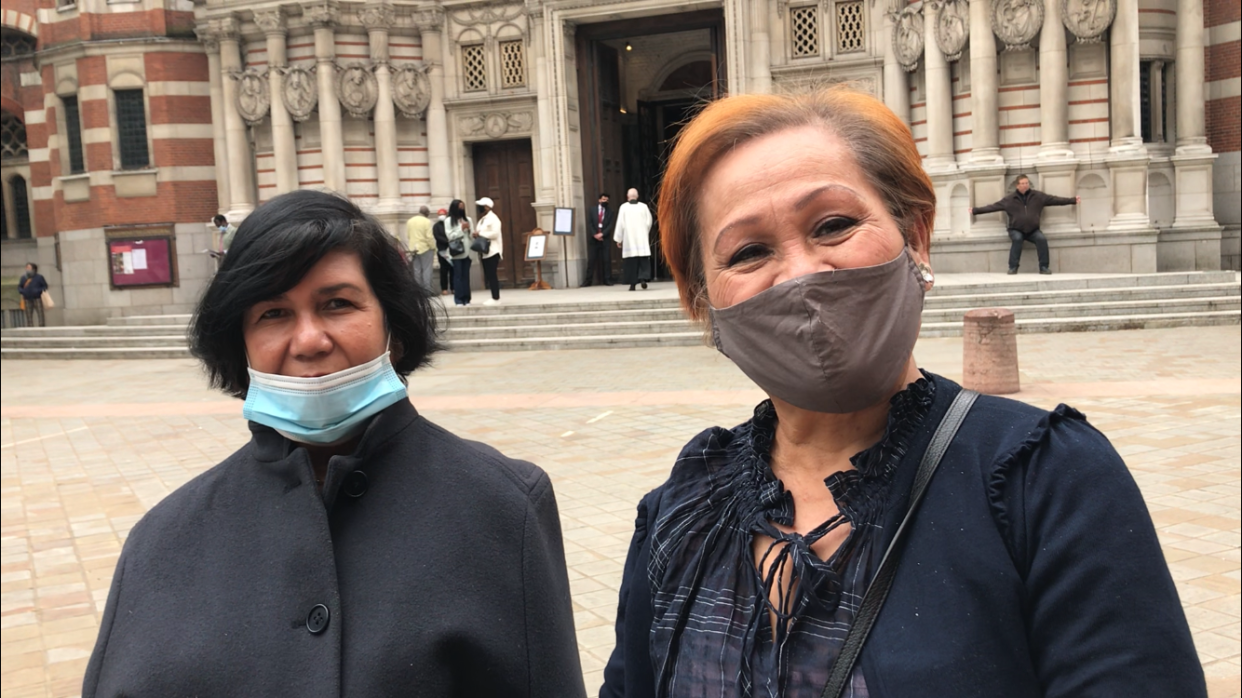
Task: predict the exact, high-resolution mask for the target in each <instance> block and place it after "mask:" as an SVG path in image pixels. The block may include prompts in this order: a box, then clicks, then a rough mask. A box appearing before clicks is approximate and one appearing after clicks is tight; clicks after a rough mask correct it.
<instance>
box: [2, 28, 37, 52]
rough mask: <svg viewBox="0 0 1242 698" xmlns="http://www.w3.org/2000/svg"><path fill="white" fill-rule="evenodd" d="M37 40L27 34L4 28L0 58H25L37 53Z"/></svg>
mask: <svg viewBox="0 0 1242 698" xmlns="http://www.w3.org/2000/svg"><path fill="white" fill-rule="evenodd" d="M35 43H36V42H35V38H34V37H33V36H31V35H29V34H26V33H25V32H19V31H17V30H16V29H9V28H8V27H4V28H3V29H0V58H12V57H14V56H25V55H28V54H31V53H34V51H35Z"/></svg>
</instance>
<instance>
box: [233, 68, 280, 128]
mask: <svg viewBox="0 0 1242 698" xmlns="http://www.w3.org/2000/svg"><path fill="white" fill-rule="evenodd" d="M271 103H272V93H271V92H270V91H269V90H268V87H267V76H266V75H264V74H262V73H260V72H259V71H257V70H255V69H254V68H250V69H249V70H247V71H245V72H244V73H242V74H241V75H238V76H237V113H238V114H241V118H242V119H244V120H245V121H246V123H248V124H250V125H251V126H254V125H255V124H257V123H259V122H260V121H263V117H265V116H267V109H268V107H269V106H271Z"/></svg>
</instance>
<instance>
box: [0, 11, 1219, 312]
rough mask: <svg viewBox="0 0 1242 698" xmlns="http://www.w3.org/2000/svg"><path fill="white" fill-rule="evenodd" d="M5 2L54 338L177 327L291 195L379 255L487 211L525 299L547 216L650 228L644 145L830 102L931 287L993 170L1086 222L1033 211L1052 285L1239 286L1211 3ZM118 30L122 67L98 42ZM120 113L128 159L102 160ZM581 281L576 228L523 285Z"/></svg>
mask: <svg viewBox="0 0 1242 698" xmlns="http://www.w3.org/2000/svg"><path fill="white" fill-rule="evenodd" d="M22 2H26V3H27V4H28V5H32V6H33V7H31V8H29V9H32V10H33V13H32V14H31V13H21V12H10V10H8V9H6V10H5V17H4V27H5V31H6V37H7V36H19V35H20V36H29V37H31V39H32V41H31V42H29V43H30V44H31V47H32V48H33V52H27V53H21V54H20V55H19V54H18V53H14V54H13V56H12V57H10V54H9V53H7V52H6V58H5V61H6V62H5V65H4V68H5V77H6V80H5V87H4V90H5V92H4V95H5V103H4V108H5V118H6V123H7V122H8V121H14V120H15V121H20V122H21V124H20V125H21V126H23V127H24V128H25V133H24V135H23V138H25V139H26V140H28V141H29V143H28V147H27V150H26V160H25V162H18V161H17V159H14V158H8V159H6V161H5V163H6V165H5V167H6V169H5V173H6V174H5V182H6V188H5V197H6V206H5V209H6V216H7V217H10V218H12V217H13V216H12V213H13V211H14V209H15V208H17V207H15V206H11V205H10V204H9V202H10V201H11V200H12V197H13V196H14V192H13V191H12V187H10V186H9V184H8V182H9V181H10V179H11V176H10V174H8V173H9V172H10V171H12V172H19V169H15V168H20V167H25V168H26V169H25V170H20V171H21V172H28V174H26V175H25V181H26V182H27V183H28V185H27V186H26V194H25V195H26V196H27V197H28V199H29V204H30V206H29V208H30V220H29V221H28V223H27V225H26V228H21V230H28V231H29V235H28V236H26V237H27V238H28V239H29V240H30V242H25V243H22V242H21V240H20V239H19V238H21V236H19V235H16V234H15V233H17V232H19V228H20V226H19V224H18V222H17V221H9V222H7V223H6V240H5V243H6V248H5V249H6V252H5V265H6V268H7V267H9V266H12V262H13V260H14V259H16V257H15V256H14V255H12V254H10V252H9V250H10V249H12V250H17V249H19V248H18V247H17V246H16V245H17V244H25V245H27V246H29V248H30V250H32V251H31V252H30V253H29V254H33V255H34V256H35V257H36V258H38V259H40V260H42V262H43V264H44V266H45V267H47V266H56V267H58V269H57V270H56V271H55V272H53V273H52V274H49V275H48V277H49V279H50V280H51V281H52V282H53V283H54V285H57V286H58V290H60V291H61V293H62V294H63V295H64V297H65V299H66V302H65V304H64V306H65V307H64V310H63V311H62V312H63V313H64V315H63V321H65V322H99V321H102V320H103V319H105V318H106V317H108V316H111V315H117V314H147V313H163V312H184V311H186V310H188V309H189V308H190V307H191V305H192V303H193V299H194V298H195V297H196V296H197V293H198V292H199V291H201V288H202V285H203V283H204V282H205V280H206V279H208V278H209V277H210V273H211V269H212V268H213V267H212V264H213V263H212V262H211V260H210V258H209V256H207V255H205V254H203V250H205V249H208V248H210V247H211V246H212V245H213V244H214V242H213V238H212V233H211V230H210V229H209V228H208V226H207V225H206V221H207V220H208V219H209V218H210V217H211V215H212V214H215V213H216V212H221V213H224V214H225V215H227V216H228V218H229V220H230V221H232V222H234V223H238V222H240V221H241V220H242V219H244V218H245V216H246V215H247V214H248V213H249V212H250V211H252V210H253V209H254V207H255V206H257V205H259V204H260V203H262V202H263V201H266V200H268V199H270V198H272V197H274V196H276V195H278V194H280V193H282V192H287V191H292V190H294V189H299V188H323V189H327V190H332V191H338V192H341V193H343V194H345V195H347V196H349V197H350V198H351V199H353V200H354V201H356V202H358V203H359V204H360V205H361V206H362V207H363V208H364V209H365V210H367V211H369V212H371V213H373V214H374V215H376V216H377V217H378V218H380V219H381V220H382V221H383V222H384V223H385V224H386V225H387V226H389V227H390V229H392V230H394V231H396V230H398V229H399V225H400V224H401V222H403V221H404V220H405V219H406V218H408V217H409V216H410V215H411V214H412V213H413V212H414V211H416V210H417V209H418V207H419V206H421V205H429V206H431V208H432V209H433V210H434V209H436V208H439V207H442V206H445V205H447V204H448V202H449V201H450V200H452V199H462V200H465V201H467V202H471V201H473V200H474V199H476V198H478V197H480V196H490V197H491V198H493V199H494V200H495V201H496V202H497V212H498V213H499V214H500V215H501V217H502V220H503V222H504V225H505V229H506V238H507V239H506V244H505V249H506V251H507V252H508V254H507V255H506V256H507V257H511V259H507V260H506V262H505V264H503V265H502V268H501V276H502V279H504V280H505V281H506V282H507V283H508V284H509V285H518V284H522V283H528V282H529V280H530V279H531V278H533V276H534V269H533V266H532V265H531V264H530V263H527V262H525V261H524V260H523V259H522V255H521V253H520V251H521V250H522V249H523V248H524V246H523V241H524V236H525V234H526V233H528V232H529V231H531V230H532V229H534V228H536V227H539V228H542V229H544V230H551V229H552V227H553V218H554V211H555V209H557V208H558V207H559V208H571V209H573V210H574V211H575V212H578V216H579V218H581V216H582V215H583V213H584V212H585V209H586V207H588V206H590V205H591V204H592V203H594V201H595V199H596V197H597V196H598V194H599V193H601V192H608V193H611V194H612V196H613V198H614V201H615V200H617V199H620V198H621V197H622V194H623V192H624V190H625V189H627V188H629V187H636V188H638V189H639V190H640V192H641V193H642V196H643V198H644V199H645V200H653V199H654V200H655V203H656V205H658V199H657V196H656V195H657V193H658V183H659V178H660V174H661V162H662V159H663V158H664V157H665V156H666V155H667V147H668V143H669V142H670V141H671V140H672V139H674V138H675V136H676V133H677V131H678V130H679V128H680V127H681V125H682V124H683V123H684V122H685V120H686V119H687V118H688V117H690V116H692V115H693V113H694V110H695V109H696V108H698V107H699V106H700V105H701V104H702V103H704V102H705V101H708V100H711V99H716V98H719V97H721V96H724V95H727V94H739V93H748V92H793V91H801V90H809V89H817V88H821V87H824V86H828V85H834V84H847V85H849V86H851V87H852V88H853V89H858V90H863V91H866V92H870V93H872V94H874V95H875V96H877V97H879V98H881V99H882V100H883V101H884V102H885V103H886V104H887V105H888V106H889V107H890V108H892V109H893V110H894V111H895V112H896V113H897V114H898V115H900V116H901V117H902V118H903V119H905V120H906V121H907V122H908V123H909V124H910V127H911V130H912V132H913V134H914V137H915V140H916V142H917V144H918V147H919V149H920V151H921V152H922V154H923V156H924V158H925V160H924V162H925V167H926V170H927V171H928V173H929V174H930V175H931V177H932V180H933V182H934V183H935V186H936V190H937V194H938V199H939V210H938V214H937V221H936V230H935V234H934V236H933V261H934V263H935V264H936V268H937V270H938V271H947V272H953V271H961V272H966V271H991V272H997V271H1004V268H1005V266H1006V253H1007V250H1008V246H1009V241H1008V238H1007V237H1006V235H1005V230H1004V227H1005V226H1004V221H1003V218H1002V214H989V215H981V216H976V217H972V216H971V215H970V214H969V209H970V207H972V206H978V205H982V204H985V203H991V202H992V201H995V200H997V199H999V198H1001V197H1002V196H1003V195H1004V194H1005V193H1006V192H1007V191H1010V190H1011V189H1012V186H1013V181H1014V180H1015V178H1016V177H1017V176H1018V175H1019V174H1026V175H1028V176H1029V177H1030V178H1031V179H1032V181H1033V184H1034V186H1035V187H1036V188H1039V189H1042V190H1044V191H1047V192H1049V193H1053V194H1058V195H1063V196H1075V195H1077V196H1080V197H1082V205H1081V206H1077V207H1065V208H1057V209H1049V211H1048V212H1047V213H1046V214H1045V219H1044V231H1045V233H1046V234H1047V236H1048V238H1049V241H1050V244H1051V246H1052V250H1053V270H1054V271H1065V272H1132V273H1141V272H1155V271H1171V270H1196V269H1218V268H1221V266H1222V265H1223V266H1225V267H1232V268H1237V267H1238V230H1239V220H1240V218H1242V215H1240V211H1239V203H1238V202H1239V198H1240V193H1239V192H1240V184H1239V180H1240V179H1242V175H1240V173H1239V165H1240V163H1239V143H1238V140H1239V137H1238V133H1239V114H1238V110H1239V99H1240V97H1239V92H1240V90H1239V82H1240V78H1239V66H1238V45H1239V29H1238V28H1239V17H1238V9H1237V3H1236V1H1234V2H1229V1H1228V0H1225V1H1218V0H921V1H920V2H914V3H911V4H905V3H904V2H900V1H898V2H890V1H889V0H711V1H697V0H691V1H690V2H676V3H675V2H669V0H614V1H611V2H609V1H603V0H527V2H525V3H521V2H511V3H506V2H484V3H480V2H472V1H462V2H458V1H453V0H449V1H446V2H399V1H393V2H375V1H373V0H368V1H366V2H338V1H335V0H327V1H324V0H317V1H315V2H287V1H286V2H281V1H273V0H260V1H258V2H246V3H240V2H236V1H235V0H197V1H196V2H194V3H190V2H188V0H175V1H174V2H171V3H169V2H155V1H154V0H142V1H141V2H136V3H128V4H118V3H115V1H114V0H76V3H75V6H74V8H73V9H72V10H70V11H65V10H63V8H60V7H56V6H55V5H56V4H57V3H58V2H61V3H63V2H65V0H42V2H39V3H35V2H32V1H31V0H20V1H19V2H17V3H16V5H15V6H21V4H22ZM96 3H97V5H98V6H95V5H96ZM148 5H149V7H148ZM131 6H132V11H133V13H134V16H131V17H129V19H130V20H131V24H133V26H139V25H141V28H139V29H133V28H130V29H126V30H124V31H122V32H121V34H124V36H125V37H130V40H129V42H128V43H127V42H126V41H118V40H116V39H117V38H118V35H117V33H116V30H114V31H113V33H112V34H106V33H105V32H100V30H99V29H98V28H99V27H101V26H104V25H105V24H106V22H114V23H115V22H117V21H118V20H117V18H118V17H124V16H125V15H127V14H129V13H128V12H125V11H122V10H120V9H119V8H121V7H125V8H131ZM7 7H8V6H7V5H6V8H7ZM10 15H12V16H10ZM17 15H21V16H17ZM138 15H141V17H138ZM27 17H29V18H30V19H29V20H27V19H25V18H27ZM88 17H89V18H91V21H89V22H88V21H87V20H86V19H85V18H88ZM157 19H158V21H157ZM71 20H72V21H71ZM143 23H145V24H143ZM71 25H72V26H73V27H75V30H74V31H77V32H78V34H77V35H73V34H72V31H70V30H69V26H71ZM19 26H24V27H26V29H24V30H20V33H19V30H18V27H19ZM92 31H94V32H96V34H89V32H92ZM83 32H87V33H88V36H85V37H83V36H81V34H82V33H83ZM125 32H128V33H125ZM121 38H123V37H121ZM6 41H7V39H6ZM10 73H12V77H13V79H14V80H15V81H16V85H15V86H14V85H10V82H9V78H10ZM11 88H12V89H11ZM135 92H136V95H135ZM135 96H137V101H135ZM135 110H139V111H142V112H143V113H144V115H145V117H146V121H145V122H144V126H149V127H147V128H146V129H145V132H144V138H145V139H146V142H147V144H148V145H149V152H150V156H149V157H148V158H147V162H145V163H143V162H140V160H141V158H138V159H137V160H133V161H131V162H129V163H127V162H125V161H124V156H125V153H126V148H127V147H128V150H129V151H132V150H133V149H134V148H133V144H132V143H131V144H129V145H128V146H127V145H126V143H124V142H122V141H123V140H124V139H125V138H127V137H129V138H130V140H131V141H133V140H134V138H133V137H132V133H130V132H131V131H133V128H132V127H128V130H127V125H126V124H127V123H128V122H127V121H126V118H129V117H127V116H126V115H130V116H131V117H132V115H133V114H134V113H136V112H135ZM66 114H69V115H70V117H71V118H70V119H69V120H68V121H67V120H66ZM130 120H131V121H132V118H131V119H130ZM73 121H76V122H78V126H77V129H78V130H79V131H80V134H79V135H76V136H75V134H74V133H73V131H74V126H73V123H72V122H73ZM6 128H7V126H6ZM126 134H130V136H127V135H126ZM75 142H76V143H77V145H76V146H75V145H74V144H75ZM135 142H136V141H135ZM83 144H85V148H83ZM75 148H76V150H77V151H84V152H85V157H83V156H82V155H81V154H78V155H76V156H75V155H74V153H75V152H76V151H75ZM105 149H106V152H105ZM7 152H8V151H6V153H7ZM75 157H76V158H77V159H76V160H75V159H74V158H75ZM83 160H84V161H85V162H83ZM127 164H128V165H133V166H132V167H130V166H127ZM471 208H472V207H471ZM578 225H579V227H582V223H581V221H580V220H579V222H578ZM144 236H146V237H150V238H152V239H154V238H156V237H160V236H162V239H165V240H166V241H167V242H166V244H165V245H164V246H163V247H159V246H158V245H157V246H156V247H155V248H149V249H148V250H146V251H144V252H143V261H144V263H148V262H146V258H147V256H148V255H150V256H153V257H156V258H159V259H161V260H164V261H161V262H160V263H161V264H162V265H164V266H168V267H170V269H168V270H164V269H162V268H161V270H160V273H158V274H157V273H156V272H155V271H151V272H150V273H148V274H145V275H144V274H138V270H135V269H133V268H132V267H133V260H134V254H135V253H136V252H137V250H138V249H139V247H140V246H142V245H149V244H150V243H149V242H146V241H145V240H144ZM22 239H24V238H22ZM9 243H14V244H13V245H10V244H9ZM21 249H26V248H21ZM118 250H120V251H119V252H118ZM151 250H154V252H152V251H151ZM126 251H128V252H129V254H130V257H129V258H128V259H129V260H130V261H129V262H126V261H125V260H126V259H127V258H126V257H125V253H126ZM509 251H513V252H509ZM161 255H163V256H161ZM585 256H586V252H585V242H584V235H583V231H582V230H579V231H577V233H576V234H575V235H574V236H571V237H565V238H561V239H560V241H559V242H557V241H554V242H553V244H551V245H549V247H548V257H547V259H546V260H545V261H544V264H543V275H544V276H545V277H546V278H549V279H550V280H551V281H552V282H553V284H554V285H557V286H565V285H569V286H573V285H576V284H577V283H578V281H579V280H580V279H581V278H582V275H583V273H584V270H585ZM49 261H50V262H52V264H51V265H48V264H47V263H48V262H49ZM127 263H128V264H130V268H129V274H128V275H127V274H125V273H118V270H119V271H120V272H124V271H125V270H126V267H125V266H124V265H125V264H127ZM1033 267H1034V265H1023V268H1024V269H1028V268H1033ZM136 278H141V279H142V280H143V281H144V283H141V284H132V286H127V285H126V283H125V282H128V281H133V280H134V279H136ZM118 279H120V280H121V281H122V283H120V284H119V285H118V281H117V280H118ZM148 282H149V283H148Z"/></svg>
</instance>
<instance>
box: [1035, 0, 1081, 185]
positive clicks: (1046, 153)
mask: <svg viewBox="0 0 1242 698" xmlns="http://www.w3.org/2000/svg"><path fill="white" fill-rule="evenodd" d="M1068 59H1069V57H1068V55H1067V53H1066V49H1065V25H1064V24H1062V23H1061V2H1060V0H1044V26H1043V27H1042V28H1041V29H1040V31H1039V141H1040V144H1039V159H1040V160H1065V159H1069V158H1072V157H1074V151H1072V150H1070V147H1069V106H1068V103H1067V101H1066V100H1067V99H1068V96H1067V95H1068V92H1069V69H1068V66H1069V60H1068ZM1040 186H1041V187H1042V186H1043V183H1042V182H1041V183H1040ZM1044 191H1047V189H1044Z"/></svg>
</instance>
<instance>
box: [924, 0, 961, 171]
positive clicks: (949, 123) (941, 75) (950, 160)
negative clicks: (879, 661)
mask: <svg viewBox="0 0 1242 698" xmlns="http://www.w3.org/2000/svg"><path fill="white" fill-rule="evenodd" d="M939 13H940V4H939V3H936V2H931V1H930V0H924V2H923V72H924V82H925V83H926V92H927V94H926V97H927V159H926V160H925V161H924V163H923V166H924V167H925V168H926V169H927V171H928V172H947V171H952V170H955V169H957V163H956V161H955V158H954V157H953V92H952V90H951V89H950V86H951V84H952V83H951V78H950V76H949V62H948V61H946V60H945V57H944V54H943V53H941V52H940V46H939V44H937V43H936V38H935V37H936V16H937V15H938V14H939ZM972 77H973V75H972Z"/></svg>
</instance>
